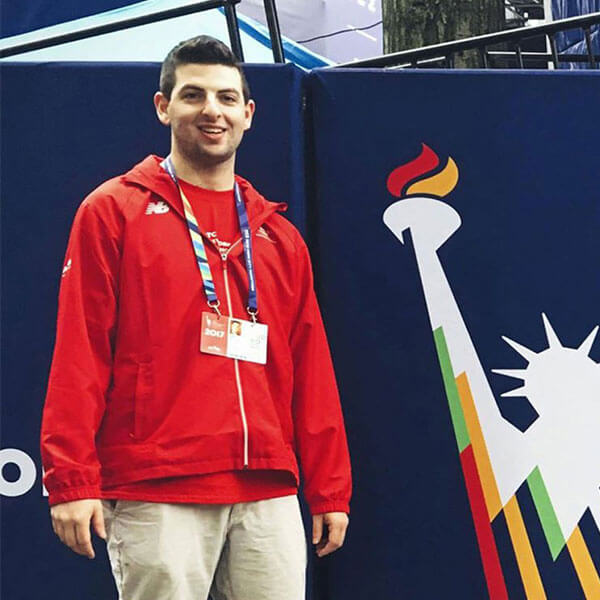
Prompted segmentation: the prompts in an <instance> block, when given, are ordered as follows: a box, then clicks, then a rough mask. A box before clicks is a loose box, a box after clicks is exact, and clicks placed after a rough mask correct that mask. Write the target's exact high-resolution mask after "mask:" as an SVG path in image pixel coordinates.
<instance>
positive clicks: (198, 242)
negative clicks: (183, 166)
mask: <svg viewBox="0 0 600 600" xmlns="http://www.w3.org/2000/svg"><path fill="white" fill-rule="evenodd" d="M160 166H161V167H162V168H163V169H164V170H165V171H166V172H167V173H168V174H169V175H170V177H171V179H172V180H173V182H174V183H175V185H176V186H177V189H178V190H179V195H180V196H181V201H182V203H183V211H184V213H185V220H186V222H187V226H188V231H189V233H190V238H191V240H192V247H193V248H194V254H195V255H196V262H197V264H198V269H199V270H200V276H201V277H202V283H203V284H204V293H205V294H206V300H207V302H208V305H209V306H210V307H211V308H212V309H214V311H215V312H216V313H217V314H218V315H219V316H220V315H221V313H220V311H219V304H220V302H219V298H218V296H217V292H216V289H215V282H214V281H213V278H212V273H211V271H210V265H209V264H208V257H207V256H206V248H205V246H204V241H203V240H202V234H201V233H200V228H199V227H198V221H197V220H196V216H195V215H194V211H193V210H192V206H191V204H190V203H189V200H188V199H187V198H186V197H185V194H184V193H183V190H182V189H181V187H180V186H179V181H178V179H177V175H176V174H175V168H174V166H173V162H172V161H171V157H170V156H167V158H166V159H165V160H163V161H162V162H161V163H160ZM233 194H234V197H235V206H236V209H237V214H238V221H239V224H240V232H241V235H242V245H243V248H244V259H245V262H246V271H247V272H248V305H247V307H246V310H247V311H248V313H249V314H250V316H251V317H252V320H253V321H256V315H257V314H258V296H257V292H256V277H255V274H254V261H253V259H252V240H251V232H250V225H249V224H248V213H247V212H246V205H245V204H244V201H243V199H242V194H241V192H240V188H239V186H238V183H237V181H236V182H235V183H234V186H233Z"/></svg>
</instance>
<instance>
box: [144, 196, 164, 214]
mask: <svg viewBox="0 0 600 600" xmlns="http://www.w3.org/2000/svg"><path fill="white" fill-rule="evenodd" d="M167 212H169V205H168V204H167V203H166V202H163V201H162V200H159V201H158V202H148V206H147V208H146V214H147V215H163V214H164V213H167Z"/></svg>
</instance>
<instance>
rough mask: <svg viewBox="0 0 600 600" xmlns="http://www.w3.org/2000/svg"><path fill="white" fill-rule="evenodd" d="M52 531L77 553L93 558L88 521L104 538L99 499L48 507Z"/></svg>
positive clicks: (104, 532) (74, 501)
mask: <svg viewBox="0 0 600 600" xmlns="http://www.w3.org/2000/svg"><path fill="white" fill-rule="evenodd" d="M50 516H51V517H52V528H53V529H54V533H56V535H57V536H58V537H59V538H60V540H61V542H63V544H66V545H67V546H69V548H71V550H73V552H77V554H82V555H83V556H87V557H88V558H94V556H95V555H94V548H93V547H92V538H91V534H90V522H91V524H92V526H93V527H94V531H95V532H96V533H97V534H98V535H99V536H100V537H101V538H102V539H103V540H105V539H106V531H105V529H104V516H103V514H102V503H101V502H100V500H97V499H91V500H88V499H86V500H73V501H72V502H63V503H62V504H55V505H54V506H52V507H50Z"/></svg>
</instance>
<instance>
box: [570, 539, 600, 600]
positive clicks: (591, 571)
mask: <svg viewBox="0 0 600 600" xmlns="http://www.w3.org/2000/svg"><path fill="white" fill-rule="evenodd" d="M567 548H569V554H570V555H571V560H572V561H573V566H574V567H575V571H576V572H577V577H579V583H581V587H582V588H583V593H584V594H585V597H586V600H598V598H600V578H599V577H598V571H596V567H595V566H594V563H593V561H592V557H591V556H590V551H589V550H588V547H587V544H586V543H585V540H584V539H583V535H581V530H580V529H579V527H575V529H574V530H573V533H572V534H571V537H570V538H569V539H568V540H567Z"/></svg>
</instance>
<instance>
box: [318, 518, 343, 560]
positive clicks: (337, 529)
mask: <svg viewBox="0 0 600 600" xmlns="http://www.w3.org/2000/svg"><path fill="white" fill-rule="evenodd" d="M312 519H313V534H312V542H313V544H316V551H317V556H318V557H319V558H320V557H322V556H325V555H326V554H330V553H331V552H333V551H334V550H337V549H338V548H341V547H342V544H343V543H344V538H345V537H346V529H347V528H348V515H347V514H346V513H344V512H328V513H323V514H321V515H313V518H312Z"/></svg>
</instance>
